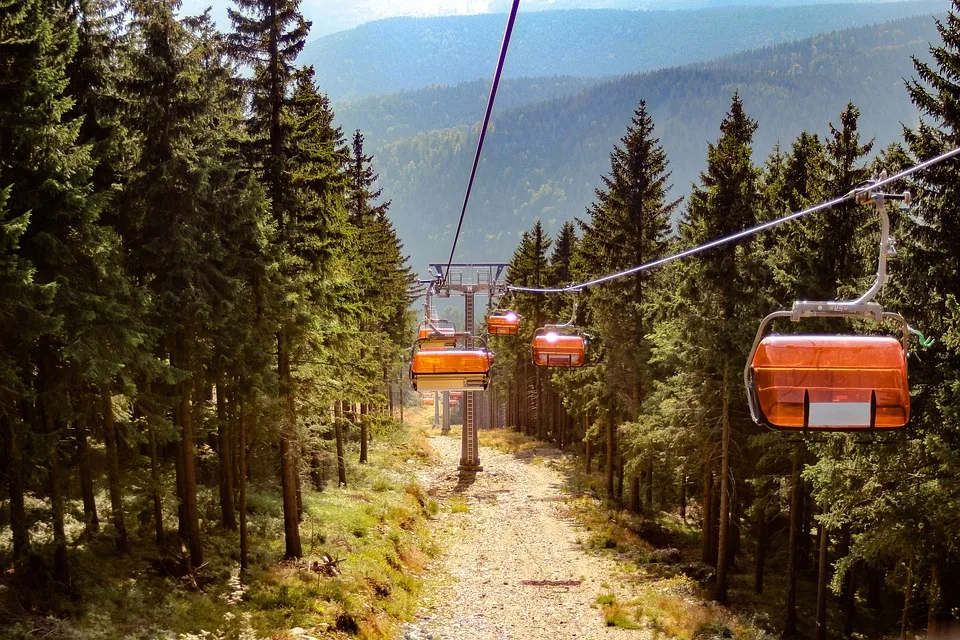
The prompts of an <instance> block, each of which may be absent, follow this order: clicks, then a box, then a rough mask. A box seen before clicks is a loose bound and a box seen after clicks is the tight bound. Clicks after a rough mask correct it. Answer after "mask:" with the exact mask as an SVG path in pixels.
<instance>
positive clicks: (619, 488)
mask: <svg viewBox="0 0 960 640" xmlns="http://www.w3.org/2000/svg"><path fill="white" fill-rule="evenodd" d="M617 428H618V429H619V428H620V425H617ZM616 444H617V447H616V450H617V505H623V451H622V449H621V448H620V446H619V445H620V442H619V441H618V442H617V443H616Z"/></svg>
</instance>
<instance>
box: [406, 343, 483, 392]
mask: <svg viewBox="0 0 960 640" xmlns="http://www.w3.org/2000/svg"><path fill="white" fill-rule="evenodd" d="M492 363H493V354H492V353H490V352H489V351H486V350H484V349H475V350H460V349H421V350H419V351H417V352H416V353H414V354H413V362H411V364H410V379H411V380H412V381H413V388H414V390H416V391H485V390H486V388H487V385H488V384H489V382H490V365H491V364H492Z"/></svg>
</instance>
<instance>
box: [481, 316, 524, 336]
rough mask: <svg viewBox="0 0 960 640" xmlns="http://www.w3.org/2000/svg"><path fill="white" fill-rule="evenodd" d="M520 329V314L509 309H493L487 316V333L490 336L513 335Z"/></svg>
mask: <svg viewBox="0 0 960 640" xmlns="http://www.w3.org/2000/svg"><path fill="white" fill-rule="evenodd" d="M519 331H520V316H519V315H518V314H517V312H516V311H510V310H509V309H495V310H493V311H491V312H490V315H489V316H487V333H489V334H490V335H492V336H515V335H517V333H518V332H519Z"/></svg>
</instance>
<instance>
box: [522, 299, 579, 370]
mask: <svg viewBox="0 0 960 640" xmlns="http://www.w3.org/2000/svg"><path fill="white" fill-rule="evenodd" d="M576 318H577V303H576V301H574V303H573V316H572V317H571V318H570V321H569V322H567V323H564V324H548V325H544V326H542V327H540V328H539V329H537V330H536V332H535V333H534V334H533V344H532V345H531V352H532V354H533V364H534V365H536V366H538V367H582V366H583V364H584V362H585V361H586V349H587V338H586V336H585V335H584V334H583V332H582V331H580V330H579V329H577V328H576V327H575V326H574V321H575V320H576Z"/></svg>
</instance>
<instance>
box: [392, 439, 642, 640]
mask: <svg viewBox="0 0 960 640" xmlns="http://www.w3.org/2000/svg"><path fill="white" fill-rule="evenodd" d="M430 444H431V445H432V446H433V448H434V449H435V450H436V451H437V452H438V453H439V454H440V457H441V462H440V463H439V464H438V465H436V466H434V467H431V468H429V469H425V470H424V471H423V472H422V473H421V477H420V480H421V482H423V484H424V485H425V486H426V487H427V488H428V489H429V490H430V491H431V493H434V492H435V493H436V494H437V496H438V497H439V498H440V499H441V500H442V501H443V502H444V505H443V507H442V508H441V512H440V515H439V516H438V518H437V522H435V524H434V535H436V536H439V538H440V540H441V545H440V546H441V547H442V548H443V549H444V554H443V556H442V557H441V558H440V559H438V560H437V562H436V566H434V567H432V568H431V570H430V571H429V574H428V576H427V586H426V589H425V596H424V599H423V601H422V606H421V609H420V611H419V612H418V615H417V620H416V621H414V622H413V623H408V624H406V625H404V626H403V628H402V629H401V631H400V638H401V639H403V640H508V639H509V640H533V639H540V638H551V639H553V638H569V639H573V638H576V639H578V640H592V639H595V638H644V637H649V634H648V633H647V632H644V631H627V630H624V629H617V628H613V627H607V626H606V624H605V622H604V620H603V616H602V613H601V611H600V609H599V608H598V607H596V606H595V604H594V603H595V601H596V598H597V596H598V595H600V594H603V593H608V592H610V591H611V589H610V588H609V587H604V586H602V585H603V584H604V583H606V584H608V585H610V586H614V585H615V584H616V582H617V579H616V574H617V567H616V565H615V564H614V563H613V562H612V561H610V560H607V559H604V558H600V557H596V556H592V555H589V554H588V553H587V552H586V551H584V550H583V549H582V548H581V546H580V545H579V543H578V542H577V533H578V531H577V527H576V526H575V525H574V523H572V522H571V521H570V520H569V519H568V518H567V517H565V516H564V514H563V512H562V508H561V502H560V501H561V499H562V494H561V486H562V483H563V478H562V477H561V475H560V474H559V473H558V472H557V471H556V470H554V469H552V468H550V466H549V464H533V463H532V462H531V461H530V460H531V457H532V456H531V453H532V452H527V453H526V454H525V455H516V456H515V455H507V454H503V453H500V452H498V451H495V450H493V449H489V448H486V447H481V450H480V460H481V464H482V465H483V468H484V471H483V472H482V473H479V474H478V475H477V478H476V481H475V482H474V483H472V484H469V485H466V486H458V473H457V463H458V462H459V459H460V438H459V437H444V436H439V437H432V438H430ZM536 455H537V456H538V457H539V458H541V459H545V460H550V459H555V458H558V457H559V456H560V453H559V452H558V451H556V450H551V449H541V450H537V451H536ZM458 495H459V496H462V499H466V503H467V506H468V512H467V513H452V512H451V509H450V506H449V504H450V503H449V500H446V499H447V498H450V497H452V496H458ZM533 580H542V581H564V582H565V581H576V580H579V581H581V582H580V584H579V585H577V586H570V587H566V586H560V587H558V586H532V585H524V584H522V582H523V581H533Z"/></svg>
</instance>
